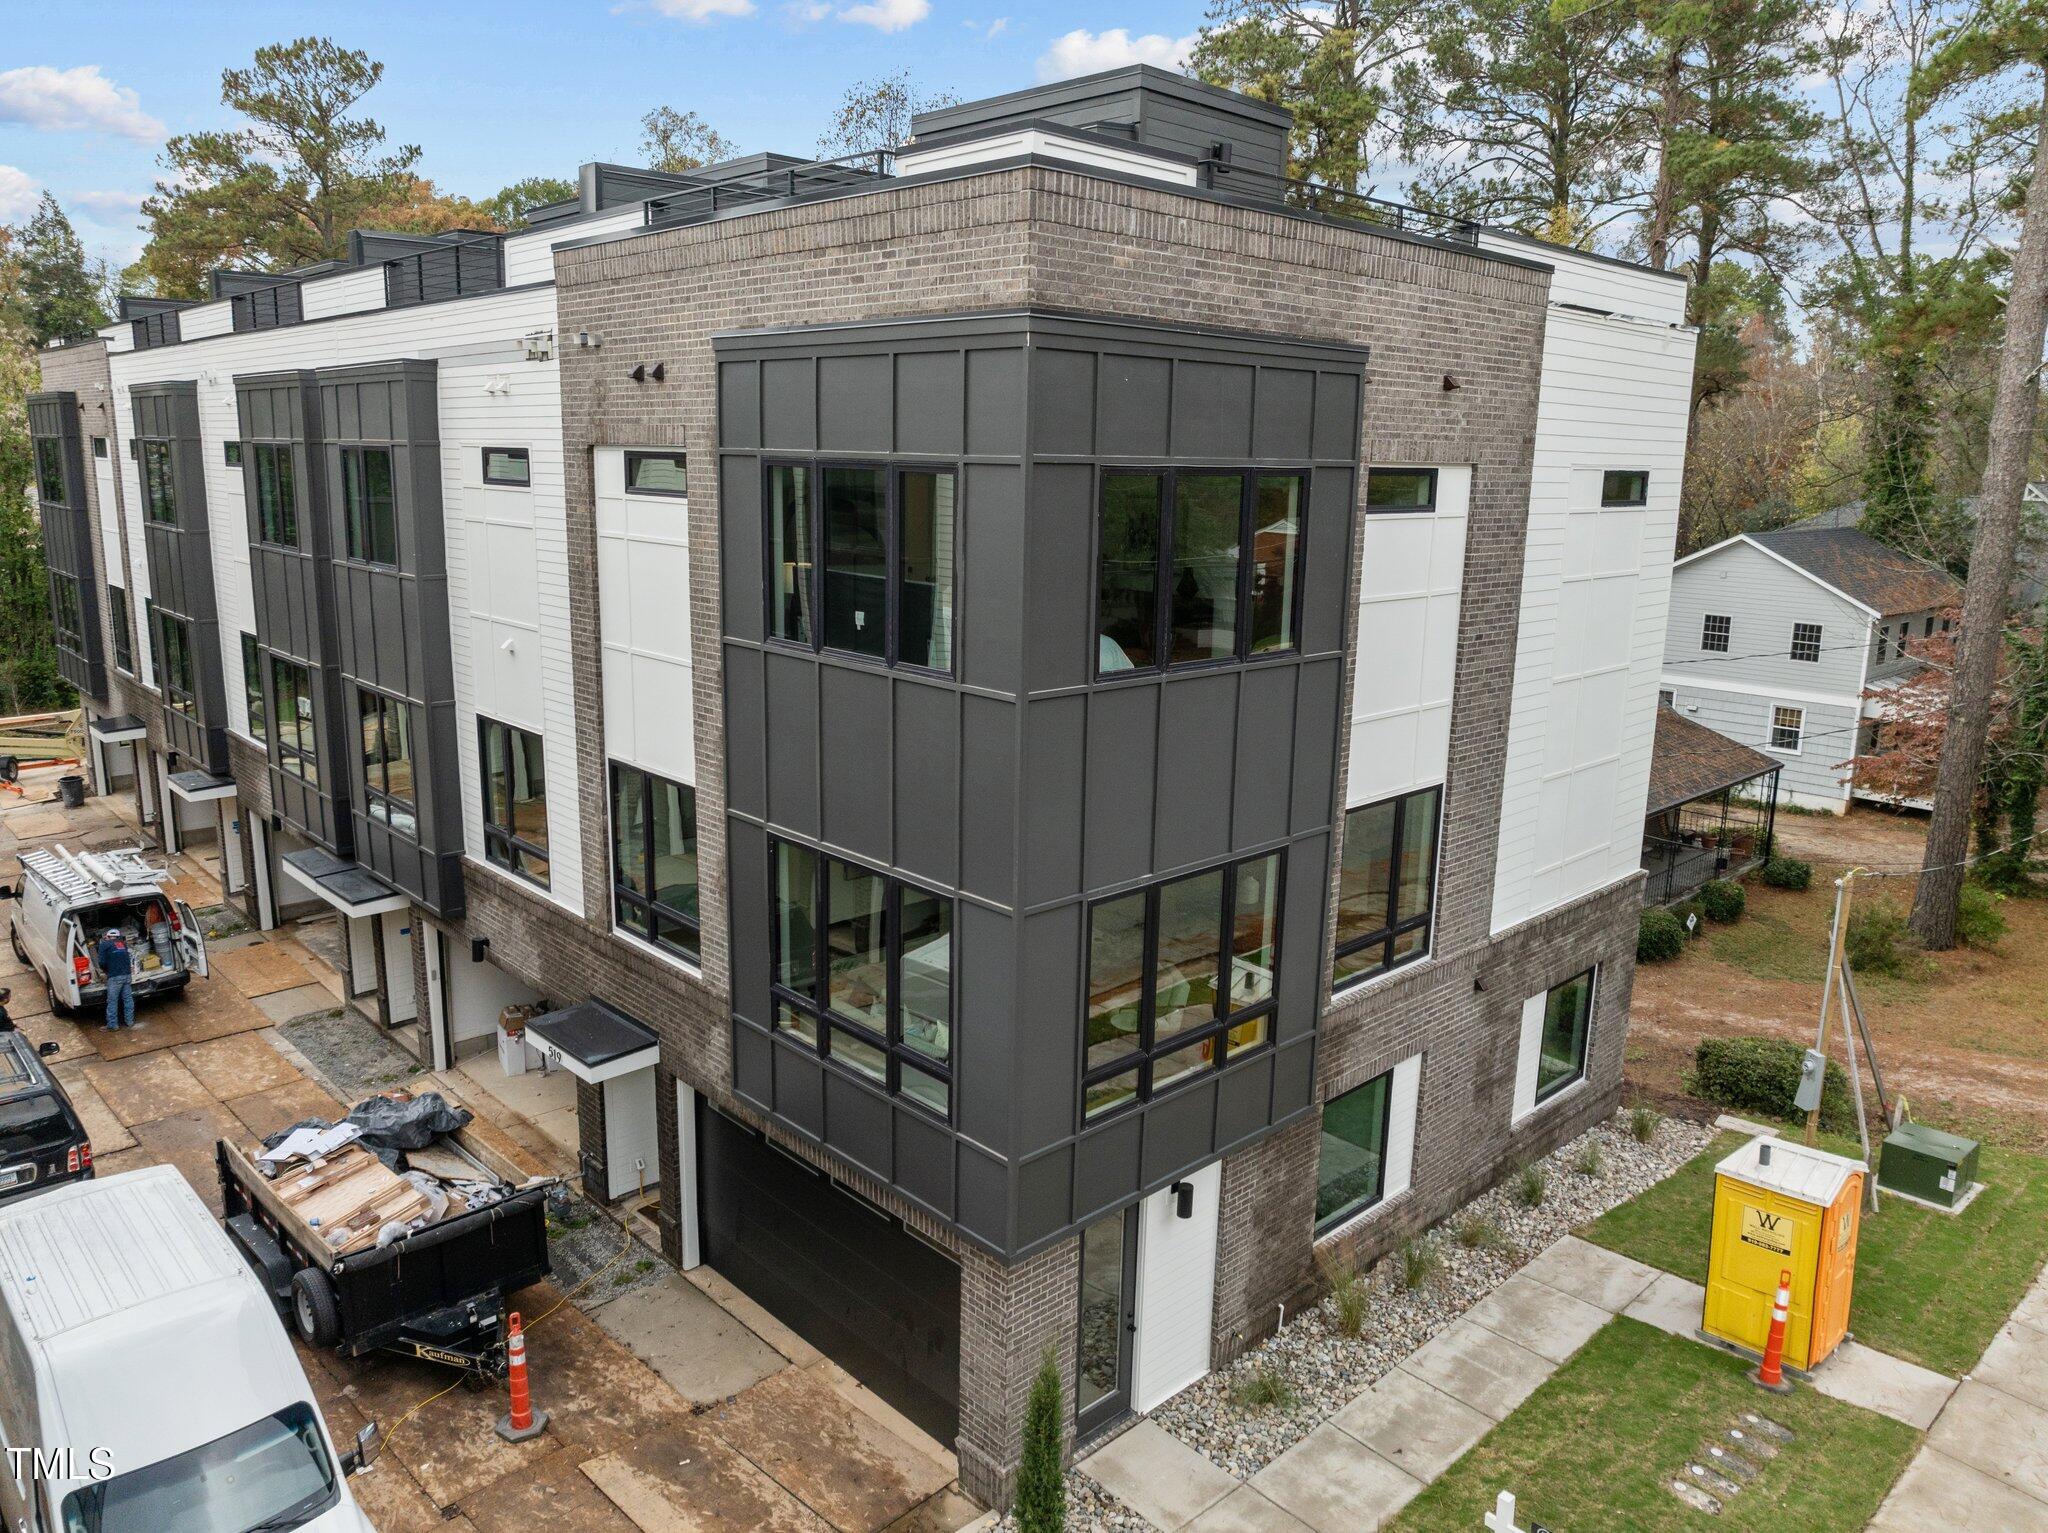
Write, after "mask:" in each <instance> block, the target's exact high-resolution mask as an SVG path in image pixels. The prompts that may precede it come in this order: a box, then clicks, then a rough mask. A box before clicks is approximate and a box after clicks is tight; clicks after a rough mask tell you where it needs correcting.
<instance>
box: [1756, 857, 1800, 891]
mask: <svg viewBox="0 0 2048 1533" xmlns="http://www.w3.org/2000/svg"><path fill="white" fill-rule="evenodd" d="M1760 876H1761V877H1762V879H1763V881H1764V882H1765V883H1767V884H1769V885H1770V886H1771V887H1772V888H1773V889H1805V888H1808V887H1810V886H1811V885H1812V883H1813V864H1812V863H1810V862H1801V861H1800V860H1799V859H1798V858H1797V857H1773V858H1771V859H1770V860H1769V861H1767V862H1766V863H1765V864H1764V868H1763V872H1762V874H1761V875H1760Z"/></svg>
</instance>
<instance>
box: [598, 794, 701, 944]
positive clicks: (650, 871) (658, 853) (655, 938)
mask: <svg viewBox="0 0 2048 1533" xmlns="http://www.w3.org/2000/svg"><path fill="white" fill-rule="evenodd" d="M611 777H612V904H613V907H614V919H615V920H617V922H618V923H619V925H620V926H621V927H622V928H623V929H625V930H626V931H629V932H631V933H632V934H633V935H634V936H636V937H639V938H641V939H642V940H643V941H646V942H651V943H653V944H654V945H655V946H656V947H660V948H666V949H667V950H668V951H669V952H671V953H675V954H677V955H678V956H680V957H682V958H686V959H688V960H689V961H690V962H691V963H696V962H698V961H699V958H698V953H699V950H700V948H699V943H700V938H699V932H698V914H697V790H696V789H695V788H693V787H691V786H690V785H689V784H688V783H680V782H670V781H669V780H668V779H667V778H665V777H656V776H655V775H654V774H653V773H652V772H643V771H641V770H640V769H639V768H638V767H630V766H627V765H626V764H625V763H624V762H622V761H614V762H613V763H612V772H611Z"/></svg>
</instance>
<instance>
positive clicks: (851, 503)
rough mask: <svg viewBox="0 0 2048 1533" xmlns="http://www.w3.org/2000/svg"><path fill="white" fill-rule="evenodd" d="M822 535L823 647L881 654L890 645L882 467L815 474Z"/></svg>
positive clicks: (885, 515) (830, 470)
mask: <svg viewBox="0 0 2048 1533" xmlns="http://www.w3.org/2000/svg"><path fill="white" fill-rule="evenodd" d="M818 519H819V523H820V525H821V526H822V527H823V529H824V540H825V635H824V638H825V647H826V648H828V649H843V650H846V651H847V652H849V653H851V654H856V655H874V656H877V657H879V656H883V655H886V654H887V653H888V644H889V606H888V601H889V545H888V535H887V533H886V531H885V530H884V529H885V528H886V526H887V520H888V519H887V482H886V479H885V477H884V475H883V473H882V471H881V470H880V469H874V468H825V469H823V470H821V471H820V472H819V475H818Z"/></svg>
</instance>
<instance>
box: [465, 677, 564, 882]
mask: <svg viewBox="0 0 2048 1533" xmlns="http://www.w3.org/2000/svg"><path fill="white" fill-rule="evenodd" d="M476 722H477V729H478V731H479V732H480V736H481V741H482V758H483V769H484V796H483V809H484V860H485V861H487V862H490V863H494V864H496V865H497V866H498V867H501V868H505V869H508V870H510V871H511V872H514V873H517V874H519V875H520V876H521V877H522V878H528V879H531V880H532V881H533V882H535V883H537V884H539V885H541V886H542V887H543V888H545V887H546V885H547V882H548V788H547V768H546V763H545V761H544V759H543V756H542V753H541V740H540V736H539V735H537V734H533V733H531V732H529V731H527V730H524V729H514V728H513V727H512V726H511V725H509V724H499V723H494V722H493V721H492V720H490V719H487V718H482V717H479V718H478V719H477V721H476Z"/></svg>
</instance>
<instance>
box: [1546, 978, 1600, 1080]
mask: <svg viewBox="0 0 2048 1533" xmlns="http://www.w3.org/2000/svg"><path fill="white" fill-rule="evenodd" d="M1592 1021H1593V971H1592V970H1591V969H1588V970H1587V971H1586V972H1585V973H1583V974H1579V975H1575V976H1574V977H1573V978H1571V979H1568V980H1566V981H1565V982H1564V983H1563V984H1561V985H1557V986H1554V987H1553V988H1552V989H1551V991H1550V994H1549V996H1548V997H1547V998H1546V999H1545V1001H1544V1004H1543V1033H1542V1037H1541V1040H1540V1042H1539V1044H1538V1047H1537V1054H1536V1100H1537V1101H1539V1102H1541V1101H1544V1100H1545V1099H1547V1098H1549V1097H1553V1096H1555V1095H1557V1093H1558V1092H1560V1091H1562V1090H1564V1088H1565V1087H1567V1086H1569V1085H1571V1084H1572V1083H1573V1082H1574V1081H1576V1080H1579V1079H1581V1078H1582V1077H1584V1075H1585V1073H1586V1040H1587V1036H1588V1034H1589V1032H1590V1030H1591V1027H1592Z"/></svg>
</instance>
